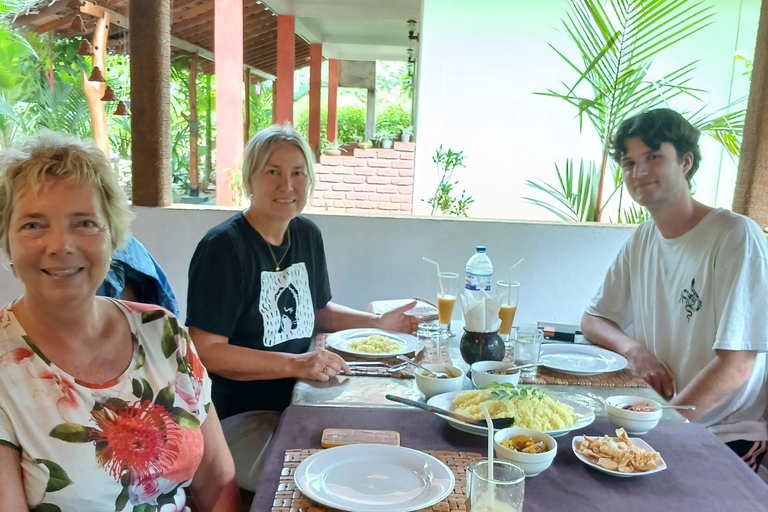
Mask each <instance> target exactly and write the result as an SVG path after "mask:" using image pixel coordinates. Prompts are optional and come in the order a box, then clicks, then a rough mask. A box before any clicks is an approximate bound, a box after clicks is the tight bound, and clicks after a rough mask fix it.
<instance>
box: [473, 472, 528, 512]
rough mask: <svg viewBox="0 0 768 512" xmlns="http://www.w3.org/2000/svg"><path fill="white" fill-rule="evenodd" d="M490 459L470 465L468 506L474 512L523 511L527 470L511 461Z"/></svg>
mask: <svg viewBox="0 0 768 512" xmlns="http://www.w3.org/2000/svg"><path fill="white" fill-rule="evenodd" d="M490 469H491V466H490V464H488V460H487V459H475V460H473V461H471V462H470V463H469V464H468V465H467V510H468V511H471V512H522V510H523V498H524V495H525V472H524V471H523V470H522V469H521V468H520V466H517V465H516V464H512V463H511V462H506V461H502V460H495V461H493V471H492V472H490V471H489V470H490Z"/></svg>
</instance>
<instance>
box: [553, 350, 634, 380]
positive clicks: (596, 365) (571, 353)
mask: <svg viewBox="0 0 768 512" xmlns="http://www.w3.org/2000/svg"><path fill="white" fill-rule="evenodd" d="M539 361H541V362H542V363H544V366H545V367H546V368H549V369H550V370H555V371H558V372H560V373H567V374H570V375H600V374H601V373H608V372H615V371H619V370H623V369H624V368H626V367H627V360H626V358H624V356H622V355H620V354H617V353H616V352H611V351H610V350H606V349H604V348H601V347H596V346H594V345H576V344H573V343H555V344H549V345H542V346H541V355H540V357H539Z"/></svg>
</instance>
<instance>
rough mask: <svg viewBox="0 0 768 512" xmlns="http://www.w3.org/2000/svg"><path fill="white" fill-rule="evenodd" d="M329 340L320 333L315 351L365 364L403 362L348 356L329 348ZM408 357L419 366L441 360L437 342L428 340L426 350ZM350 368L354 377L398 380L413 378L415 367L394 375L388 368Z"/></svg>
mask: <svg viewBox="0 0 768 512" xmlns="http://www.w3.org/2000/svg"><path fill="white" fill-rule="evenodd" d="M327 338H328V334H327V333H318V334H317V335H316V336H315V350H321V349H326V350H330V351H331V352H334V353H336V354H339V355H340V356H341V357H343V358H344V360H345V361H364V362H369V361H378V362H382V363H385V364H388V365H390V366H395V365H398V364H401V363H402V361H400V360H399V359H397V358H395V357H387V358H382V359H372V358H370V357H361V356H355V355H352V354H347V353H346V352H339V351H338V350H334V349H332V348H331V347H329V346H328V343H327V341H326V339H327ZM440 352H442V353H443V354H446V351H445V348H444V347H440ZM408 356H409V357H412V358H413V360H414V361H416V362H417V363H419V364H432V363H437V362H438V360H439V359H438V357H437V347H436V346H435V342H434V341H432V340H428V341H427V343H426V344H425V346H424V348H423V349H422V350H421V351H420V352H419V353H418V354H416V356H415V357H414V356H413V355H412V354H408ZM445 357H447V355H444V356H443V357H441V358H440V360H442V359H445ZM449 364H450V363H449ZM350 368H351V370H352V375H362V376H364V377H395V378H397V379H412V378H413V367H412V366H410V365H408V366H406V367H405V368H404V369H403V370H401V371H399V372H394V373H389V372H388V371H387V370H388V368H387V367H386V366H352V367H350Z"/></svg>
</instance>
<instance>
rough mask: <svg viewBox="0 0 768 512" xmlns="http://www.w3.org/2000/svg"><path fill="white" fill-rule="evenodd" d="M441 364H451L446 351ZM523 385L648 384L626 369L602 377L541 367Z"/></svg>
mask: <svg viewBox="0 0 768 512" xmlns="http://www.w3.org/2000/svg"><path fill="white" fill-rule="evenodd" d="M441 352H443V354H441V358H440V362H441V363H442V364H451V362H450V361H451V359H450V357H449V356H448V354H446V353H445V351H444V350H441ZM512 358H513V354H512V351H507V355H506V356H505V357H504V361H505V362H508V363H512ZM520 382H521V383H522V384H539V385H561V386H593V387H606V388H647V387H648V384H647V383H646V382H645V381H644V380H643V378H642V377H640V376H639V375H638V374H636V373H635V372H634V371H633V370H631V369H630V368H624V369H623V370H619V371H618V372H610V373H601V374H600V375H590V376H581V375H568V374H565V373H560V372H558V371H555V370H550V369H549V368H544V367H543V366H539V368H538V371H537V372H536V377H535V378H533V379H526V378H525V377H521V378H520Z"/></svg>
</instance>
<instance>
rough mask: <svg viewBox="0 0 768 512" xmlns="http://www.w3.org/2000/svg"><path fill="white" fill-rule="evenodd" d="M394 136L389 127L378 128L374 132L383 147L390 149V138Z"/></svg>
mask: <svg viewBox="0 0 768 512" xmlns="http://www.w3.org/2000/svg"><path fill="white" fill-rule="evenodd" d="M394 136H395V133H394V132H393V131H392V130H391V129H390V128H380V129H379V131H378V132H376V139H377V140H378V141H379V144H381V147H382V148H383V149H392V139H393V138H394Z"/></svg>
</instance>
